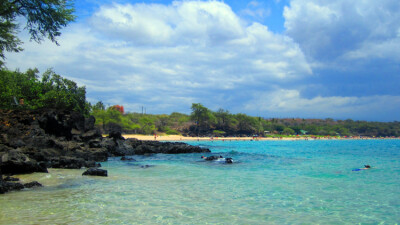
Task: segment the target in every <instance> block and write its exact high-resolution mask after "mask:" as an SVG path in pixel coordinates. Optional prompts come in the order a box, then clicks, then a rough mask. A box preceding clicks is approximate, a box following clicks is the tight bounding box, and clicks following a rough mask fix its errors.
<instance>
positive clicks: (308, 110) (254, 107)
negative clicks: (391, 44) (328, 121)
mask: <svg viewBox="0 0 400 225" xmlns="http://www.w3.org/2000/svg"><path fill="white" fill-rule="evenodd" d="M399 105H400V96H390V95H375V96H365V97H357V96H347V97H343V96H330V97H323V96H316V97H313V98H305V97H302V96H301V93H300V91H298V90H295V89H277V90H275V91H271V92H266V93H257V95H256V96H255V98H254V99H253V100H252V101H250V102H248V104H247V105H246V109H247V110H248V111H256V112H257V111H258V112H262V113H263V114H269V115H279V116H280V117H285V116H289V117H313V118H328V117H330V118H341V119H347V118H349V116H350V115H351V117H353V118H354V117H358V118H364V119H376V120H379V119H382V118H384V117H386V116H388V115H391V114H393V113H400V108H398V106H399Z"/></svg>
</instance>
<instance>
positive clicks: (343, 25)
mask: <svg viewBox="0 0 400 225" xmlns="http://www.w3.org/2000/svg"><path fill="white" fill-rule="evenodd" d="M399 10H400V2H399V1H397V0H382V1H375V0H364V1H347V0H335V1H323V0H318V1H308V0H292V1H291V3H290V6H289V7H285V9H284V17H285V19H286V21H285V27H286V30H287V31H286V32H287V34H288V35H289V36H291V37H292V38H293V39H294V40H295V41H296V42H298V43H299V44H300V46H301V48H302V50H304V51H305V53H306V54H307V55H308V56H310V57H311V58H313V59H314V60H316V61H325V62H328V61H332V60H352V59H358V58H363V57H369V58H373V57H377V58H392V57H395V58H396V59H397V60H400V57H399V56H400V52H399V51H395V50H392V47H395V49H398V47H396V46H398V45H399V43H400V42H399V37H398V30H399V29H400V22H399V21H400V14H399V13H398V12H399Z"/></svg>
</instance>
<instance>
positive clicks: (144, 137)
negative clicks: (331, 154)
mask: <svg viewBox="0 0 400 225" xmlns="http://www.w3.org/2000/svg"><path fill="white" fill-rule="evenodd" d="M122 136H123V137H124V138H136V139H138V140H141V141H299V140H304V141H307V140H384V139H399V138H397V137H390V138H372V137H363V138H360V137H351V138H349V137H347V138H343V137H321V138H319V137H318V138H313V137H300V136H299V137H275V138H274V137H254V138H253V137H185V136H182V135H157V137H154V135H141V134H122Z"/></svg>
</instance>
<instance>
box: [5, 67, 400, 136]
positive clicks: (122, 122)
mask: <svg viewBox="0 0 400 225" xmlns="http://www.w3.org/2000/svg"><path fill="white" fill-rule="evenodd" d="M17 107H18V108H23V109H40V108H55V109H62V110H73V111H77V112H80V113H82V114H84V115H86V116H88V115H93V116H94V117H95V118H96V126H98V127H99V128H100V129H101V130H102V131H103V132H104V133H109V132H110V131H111V130H115V129H117V130H120V131H121V132H124V133H135V134H154V133H166V134H170V135H171V134H182V135H186V136H253V135H258V136H269V135H275V136H276V135H318V136H328V135H329V136H369V137H372V136H375V137H379V136H382V137H387V136H397V137H398V136H400V122H386V123H384V122H367V121H353V120H350V119H349V120H333V119H299V118H292V119H277V118H272V119H265V118H261V117H253V116H249V115H246V114H242V113H238V114H232V113H230V112H229V111H228V110H224V109H219V110H217V111H212V110H210V109H208V108H207V107H205V106H203V105H202V104H200V103H193V104H192V107H191V109H192V113H191V114H190V115H186V114H182V113H178V112H174V113H171V114H170V115H165V114H163V115H151V114H141V113H125V111H124V107H123V106H122V105H114V106H111V107H108V108H106V107H105V106H104V104H103V103H102V102H98V103H97V104H95V105H91V104H90V103H88V102H87V101H86V89H85V87H78V85H77V84H76V83H75V82H74V81H72V80H68V79H66V78H63V77H62V76H60V75H58V74H56V73H54V72H53V71H52V70H47V71H46V72H45V73H43V74H42V75H41V78H40V79H39V71H38V70H37V69H29V70H27V71H26V72H19V71H9V70H6V69H0V108H6V109H7V108H17Z"/></svg>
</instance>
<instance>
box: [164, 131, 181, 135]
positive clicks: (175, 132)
mask: <svg viewBox="0 0 400 225" xmlns="http://www.w3.org/2000/svg"><path fill="white" fill-rule="evenodd" d="M165 133H166V134H168V135H180V134H181V133H179V131H177V130H167V131H166V132H165Z"/></svg>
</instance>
